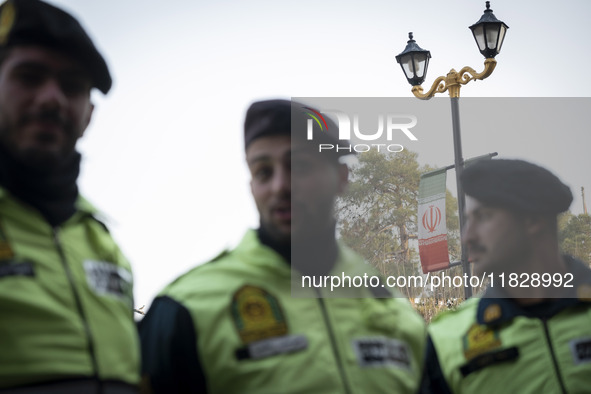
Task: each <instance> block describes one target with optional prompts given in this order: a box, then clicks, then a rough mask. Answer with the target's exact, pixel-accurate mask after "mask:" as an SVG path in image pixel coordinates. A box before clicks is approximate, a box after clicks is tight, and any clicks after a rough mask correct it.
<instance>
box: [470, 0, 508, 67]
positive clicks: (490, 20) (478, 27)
mask: <svg viewBox="0 0 591 394" xmlns="http://www.w3.org/2000/svg"><path fill="white" fill-rule="evenodd" d="M508 28H509V26H507V25H506V24H505V23H504V22H502V21H500V20H498V19H497V18H496V17H495V15H494V14H493V12H492V10H491V9H490V2H489V1H487V2H486V10H484V14H483V15H482V17H481V18H480V20H479V21H478V22H476V23H475V24H473V25H472V26H470V29H471V30H472V34H473V35H474V40H476V44H477V45H478V50H479V51H480V53H482V54H483V55H484V57H485V58H487V59H488V58H494V57H495V56H496V55H498V54H499V52H500V51H501V46H502V45H503V40H504V39H505V33H506V32H507V29H508Z"/></svg>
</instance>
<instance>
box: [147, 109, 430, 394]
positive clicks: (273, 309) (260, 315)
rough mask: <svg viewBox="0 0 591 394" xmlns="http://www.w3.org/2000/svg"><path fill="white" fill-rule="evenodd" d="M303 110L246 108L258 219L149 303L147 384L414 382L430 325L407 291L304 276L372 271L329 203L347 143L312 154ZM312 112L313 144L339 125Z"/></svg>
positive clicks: (258, 388) (374, 387) (221, 387)
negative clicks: (349, 243) (334, 286)
mask: <svg viewBox="0 0 591 394" xmlns="http://www.w3.org/2000/svg"><path fill="white" fill-rule="evenodd" d="M292 104H293V106H294V107H293V112H292ZM306 113H312V114H313V110H312V109H309V108H308V109H305V108H303V107H302V106H301V105H300V104H298V103H295V102H294V103H292V102H290V101H286V100H266V101H259V102H255V103H253V104H252V105H251V106H250V108H249V109H248V111H247V113H246V119H245V129H244V139H245V151H246V163H247V165H248V168H249V170H250V174H251V181H250V185H251V192H252V196H253V198H254V200H255V203H256V206H257V210H258V212H259V215H260V227H259V228H258V229H257V230H249V231H248V232H247V233H246V234H245V236H244V238H243V239H242V241H241V242H240V244H239V245H238V246H237V247H236V248H235V249H233V250H231V251H227V252H224V253H222V254H221V255H220V256H219V257H217V258H215V259H214V260H213V261H211V262H209V263H206V264H204V265H201V266H198V267H196V268H194V269H193V270H191V271H189V272H188V273H187V274H185V275H183V276H181V277H180V278H178V279H177V280H175V281H174V282H173V283H172V284H170V285H169V286H168V287H166V288H165V290H164V291H162V292H161V294H160V295H159V296H158V297H157V298H156V300H155V301H154V302H153V304H152V306H151V308H150V309H149V311H148V313H147V316H146V317H145V318H144V319H143V320H142V322H141V325H140V337H141V343H142V351H143V354H142V361H143V373H144V374H145V382H146V383H147V384H148V385H149V386H151V388H152V390H153V391H154V392H156V393H177V392H194V393H204V392H208V393H224V394H231V393H243V394H245V393H410V392H415V391H416V390H417V388H418V384H419V380H420V375H421V374H420V368H421V365H422V360H421V358H422V351H423V350H424V338H425V335H426V332H425V330H424V323H423V321H422V319H421V318H420V317H419V316H418V315H417V314H416V313H415V312H414V311H413V310H412V308H411V307H410V305H409V303H408V302H407V300H405V299H402V298H393V297H392V294H391V293H389V292H388V291H387V290H386V289H384V288H382V287H379V288H357V289H341V290H343V292H339V293H338V297H337V298H335V297H327V298H324V296H331V295H332V294H331V289H328V288H326V287H313V288H312V287H311V286H309V285H302V278H303V276H309V277H315V278H318V277H326V276H327V275H331V274H332V275H339V276H340V275H342V274H346V275H349V276H353V275H358V276H362V275H363V273H364V272H368V268H367V265H366V264H364V262H363V261H362V259H361V258H360V257H359V256H358V255H356V254H355V253H353V252H352V251H351V250H350V249H348V248H346V247H345V246H344V245H342V244H341V243H340V242H338V241H337V240H336V239H335V219H334V217H333V209H332V208H333V207H334V203H335V199H336V197H337V195H339V193H341V192H342V191H343V190H344V188H345V187H346V184H347V174H348V169H347V167H346V165H344V164H341V163H340V162H339V156H342V152H341V153H338V154H336V153H326V152H324V153H319V152H318V146H317V144H316V145H314V144H311V143H310V142H308V141H307V139H306V138H305V137H304V136H305V135H306V127H307V119H306V117H308V118H310V120H312V118H311V117H310V116H308V115H306ZM292 117H293V119H295V121H294V126H292V123H291V122H292ZM317 119H318V121H319V123H318V124H316V122H314V135H315V136H316V137H318V139H316V140H315V142H316V143H317V142H319V141H324V142H332V143H337V142H338V141H337V140H336V138H335V137H333V136H332V134H330V133H334V132H336V131H337V130H336V126H335V125H334V124H332V123H330V121H329V122H328V124H327V123H324V120H326V119H322V120H321V119H320V118H318V117H317ZM321 123H322V124H324V125H325V126H328V130H326V128H324V129H323V130H322V131H321V130H319V129H317V127H318V125H319V124H321ZM292 129H293V130H294V133H293V134H292V133H291V132H290V130H292ZM325 153H326V154H325ZM291 268H294V270H293V271H292V270H291ZM346 290H351V292H350V293H349V292H347V291H346ZM292 291H293V293H292ZM341 296H347V297H351V298H341ZM352 297H356V298H352Z"/></svg>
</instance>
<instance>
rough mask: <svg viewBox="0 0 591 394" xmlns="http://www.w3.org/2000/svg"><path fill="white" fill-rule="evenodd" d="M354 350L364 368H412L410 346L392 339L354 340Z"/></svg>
mask: <svg viewBox="0 0 591 394" xmlns="http://www.w3.org/2000/svg"><path fill="white" fill-rule="evenodd" d="M353 350H354V351H355V354H356V355H357V360H358V362H359V365H360V366H362V367H386V366H393V367H398V368H407V369H409V368H410V352H409V349H408V345H407V344H406V343H404V342H402V341H399V340H396V339H390V338H361V339H354V340H353Z"/></svg>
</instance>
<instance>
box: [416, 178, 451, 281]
mask: <svg viewBox="0 0 591 394" xmlns="http://www.w3.org/2000/svg"><path fill="white" fill-rule="evenodd" d="M446 180H447V170H446V169H445V168H444V169H440V170H435V171H431V172H428V173H426V174H423V175H421V181H420V183H419V216H418V221H419V256H420V259H421V267H422V268H423V273H425V274H426V273H427V272H433V271H438V270H442V269H445V268H449V253H448V249H447V226H446V223H445V184H446Z"/></svg>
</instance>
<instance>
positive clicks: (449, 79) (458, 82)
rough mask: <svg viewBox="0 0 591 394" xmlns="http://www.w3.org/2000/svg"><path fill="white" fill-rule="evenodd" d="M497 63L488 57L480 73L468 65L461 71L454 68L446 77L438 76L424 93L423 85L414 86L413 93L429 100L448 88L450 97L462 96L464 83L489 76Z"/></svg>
mask: <svg viewBox="0 0 591 394" xmlns="http://www.w3.org/2000/svg"><path fill="white" fill-rule="evenodd" d="M496 65H497V61H496V60H495V59H494V58H488V59H485V60H484V70H483V71H482V72H480V73H477V72H476V71H475V70H474V69H473V68H472V67H468V66H466V67H464V68H462V69H461V70H460V72H457V71H456V70H454V69H453V68H452V69H451V71H450V72H449V73H447V75H446V76H445V77H443V76H441V77H438V78H437V79H436V80H435V81H434V82H433V85H432V86H431V89H429V91H428V92H427V93H423V88H422V87H421V85H415V86H413V87H412V93H413V94H414V95H415V97H417V98H420V99H421V100H429V99H430V98H431V97H433V96H434V95H435V94H436V93H444V92H445V91H446V90H448V91H449V97H460V88H461V86H462V85H465V84H467V83H468V82H470V81H472V80H477V79H480V80H482V79H485V78H488V77H489V76H490V75H491V74H492V72H493V70H494V69H495V67H496Z"/></svg>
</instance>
